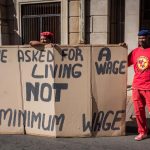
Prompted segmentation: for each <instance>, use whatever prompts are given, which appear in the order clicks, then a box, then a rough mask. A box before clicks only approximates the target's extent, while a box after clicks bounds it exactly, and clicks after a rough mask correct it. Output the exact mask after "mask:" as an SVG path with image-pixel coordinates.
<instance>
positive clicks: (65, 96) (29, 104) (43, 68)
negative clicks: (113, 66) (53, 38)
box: [18, 47, 91, 137]
mask: <svg viewBox="0 0 150 150" xmlns="http://www.w3.org/2000/svg"><path fill="white" fill-rule="evenodd" d="M63 51H64V53H65V56H62V55H61V54H60V53H59V52H58V51H57V50H56V49H53V48H46V49H45V50H39V49H38V50H36V49H33V48H25V47H24V48H23V47H20V48H19V52H18V57H19V58H18V60H19V62H20V64H21V78H22V89H23V101H24V109H25V110H26V125H25V130H26V133H27V134H34V135H43V136H55V137H58V136H59V137H60V136H63V137H65V136H67V137H69V136H70V137H74V136H90V131H86V132H84V131H83V125H82V124H83V120H82V116H83V114H86V116H87V118H88V119H90V115H91V109H90V107H91V104H90V103H91V101H90V47H81V48H80V47H66V48H65V47H64V48H63Z"/></svg>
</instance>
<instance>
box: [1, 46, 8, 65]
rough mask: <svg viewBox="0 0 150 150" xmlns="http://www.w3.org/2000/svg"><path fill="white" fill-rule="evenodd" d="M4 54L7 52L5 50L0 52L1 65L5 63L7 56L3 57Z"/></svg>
mask: <svg viewBox="0 0 150 150" xmlns="http://www.w3.org/2000/svg"><path fill="white" fill-rule="evenodd" d="M6 52H7V49H3V50H0V61H1V62H2V63H7V55H5V54H6Z"/></svg>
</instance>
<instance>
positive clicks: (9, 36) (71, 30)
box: [0, 0, 140, 51]
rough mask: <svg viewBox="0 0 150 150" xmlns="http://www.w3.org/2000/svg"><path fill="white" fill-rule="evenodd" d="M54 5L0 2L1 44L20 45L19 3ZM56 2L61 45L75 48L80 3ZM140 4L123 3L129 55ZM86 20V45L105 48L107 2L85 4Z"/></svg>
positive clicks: (30, 0)
mask: <svg viewBox="0 0 150 150" xmlns="http://www.w3.org/2000/svg"><path fill="white" fill-rule="evenodd" d="M53 1H55V0H7V5H5V3H6V0H1V1H0V16H2V18H1V19H0V36H2V38H0V39H1V40H0V44H2V45H3V44H20V43H21V40H20V39H21V27H20V26H21V23H20V9H19V7H20V4H21V3H22V4H23V3H39V2H53ZM58 1H60V2H61V4H62V11H61V13H62V18H61V23H62V25H61V31H62V33H61V44H70V45H76V44H78V43H79V42H80V32H81V31H80V15H81V11H80V0H58ZM139 1H140V0H134V1H130V0H126V1H125V3H126V5H125V9H126V10H125V41H126V43H128V45H129V51H130V50H131V49H133V48H134V47H135V46H136V44H137V39H135V37H136V34H137V31H138V29H139ZM133 8H134V9H133ZM8 9H9V11H7V10H8ZM6 16H7V17H6ZM85 16H86V17H85V35H86V37H85V44H107V43H108V40H109V30H108V26H109V0H85ZM3 18H7V21H5V22H4V21H2V20H3ZM5 20H6V19H5ZM133 27H134V28H133Z"/></svg>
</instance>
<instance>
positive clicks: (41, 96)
mask: <svg viewBox="0 0 150 150" xmlns="http://www.w3.org/2000/svg"><path fill="white" fill-rule="evenodd" d="M45 88H47V89H48V92H47V94H48V95H47V97H46V98H44V96H45V93H44V90H45ZM51 95H52V87H51V85H50V84H48V83H43V84H42V85H41V92H40V98H41V100H42V101H45V102H49V101H50V100H51Z"/></svg>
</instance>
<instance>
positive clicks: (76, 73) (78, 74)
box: [72, 64, 82, 78]
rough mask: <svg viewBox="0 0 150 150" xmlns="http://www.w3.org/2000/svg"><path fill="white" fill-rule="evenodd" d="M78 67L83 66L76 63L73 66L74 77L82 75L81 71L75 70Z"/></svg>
mask: <svg viewBox="0 0 150 150" xmlns="http://www.w3.org/2000/svg"><path fill="white" fill-rule="evenodd" d="M76 67H82V64H74V65H73V67H72V77H73V78H79V77H81V71H75V68H76Z"/></svg>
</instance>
